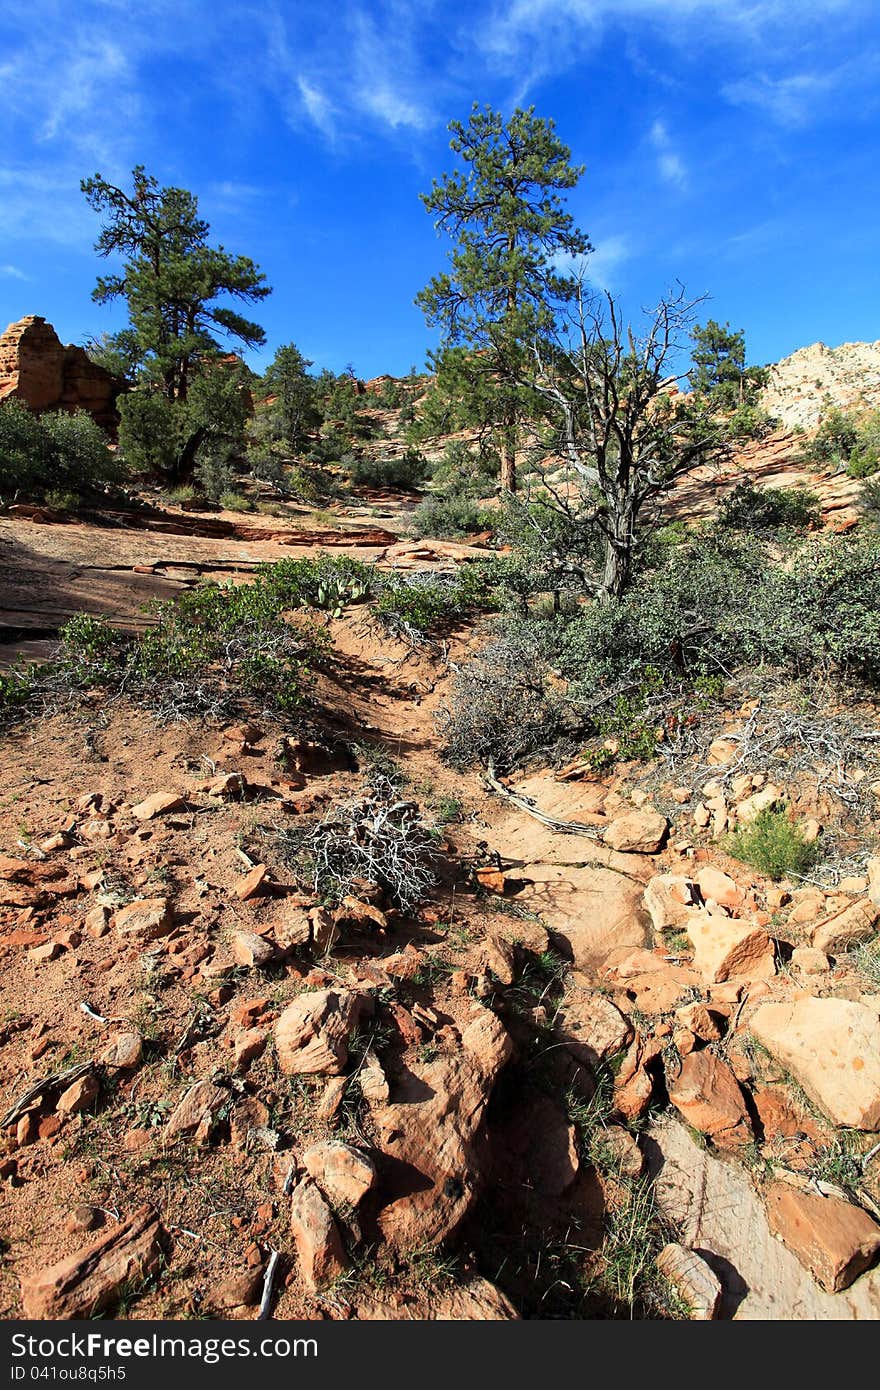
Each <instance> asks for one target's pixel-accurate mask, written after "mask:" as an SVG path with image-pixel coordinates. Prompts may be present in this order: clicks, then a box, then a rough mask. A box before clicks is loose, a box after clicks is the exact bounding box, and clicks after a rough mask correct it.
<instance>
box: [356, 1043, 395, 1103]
mask: <svg viewBox="0 0 880 1390" xmlns="http://www.w3.org/2000/svg"><path fill="white" fill-rule="evenodd" d="M358 1081H359V1082H360V1088H361V1095H362V1096H363V1098H364V1100H365V1101H367V1103H368V1104H370V1105H382V1104H384V1102H385V1101H386V1100H387V1099H388V1097H389V1096H390V1095H391V1088H390V1086H389V1085H388V1080H387V1078H386V1076H385V1072H384V1071H383V1069H382V1063H381V1062H380V1061H379V1058H378V1057H377V1056H376V1054H375V1052H374V1051H373V1049H372V1048H370V1050H369V1052H367V1054H366V1056H365V1057H364V1065H363V1066H362V1067H361V1069H360V1072H359V1074H358Z"/></svg>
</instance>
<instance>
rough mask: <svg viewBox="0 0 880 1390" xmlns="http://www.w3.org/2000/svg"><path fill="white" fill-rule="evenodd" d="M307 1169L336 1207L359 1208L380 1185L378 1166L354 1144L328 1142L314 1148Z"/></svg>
mask: <svg viewBox="0 0 880 1390" xmlns="http://www.w3.org/2000/svg"><path fill="white" fill-rule="evenodd" d="M302 1163H303V1167H304V1168H305V1170H306V1172H307V1173H308V1174H309V1176H310V1177H312V1178H314V1180H315V1182H316V1183H317V1184H318V1186H319V1187H320V1189H321V1191H322V1192H323V1193H324V1195H325V1196H326V1197H328V1198H329V1200H330V1201H331V1203H332V1204H333V1206H334V1207H339V1206H342V1205H347V1206H351V1207H356V1206H357V1205H358V1203H359V1202H360V1201H361V1200H362V1199H363V1198H364V1197H365V1196H366V1195H367V1193H368V1192H369V1191H370V1190H371V1188H373V1187H374V1186H375V1183H376V1165H375V1164H374V1163H373V1160H372V1159H371V1158H368V1156H367V1155H366V1154H365V1153H361V1151H360V1149H356V1148H354V1147H353V1146H352V1145H351V1144H343V1143H341V1142H338V1141H334V1140H328V1141H326V1142H325V1143H322V1144H313V1145H312V1147H311V1148H310V1149H306V1151H305V1153H304V1154H303V1156H302Z"/></svg>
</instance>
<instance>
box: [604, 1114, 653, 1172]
mask: <svg viewBox="0 0 880 1390" xmlns="http://www.w3.org/2000/svg"><path fill="white" fill-rule="evenodd" d="M601 1143H602V1145H603V1147H605V1148H608V1149H610V1150H611V1153H612V1155H613V1158H614V1162H615V1164H616V1166H617V1169H618V1171H619V1172H620V1173H622V1174H623V1176H624V1177H625V1178H633V1179H635V1178H640V1177H641V1176H642V1171H643V1169H644V1166H645V1159H644V1155H643V1154H642V1151H641V1149H640V1148H639V1145H638V1141H637V1140H636V1139H634V1138H633V1136H632V1135H631V1134H630V1132H629V1130H628V1129H624V1127H623V1125H606V1126H605V1129H604V1130H603V1131H602V1136H601Z"/></svg>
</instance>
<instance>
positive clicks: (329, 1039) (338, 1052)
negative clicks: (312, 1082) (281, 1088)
mask: <svg viewBox="0 0 880 1390" xmlns="http://www.w3.org/2000/svg"><path fill="white" fill-rule="evenodd" d="M369 1004H370V1001H369V998H368V996H366V995H364V994H359V993H356V992H354V991H352V990H346V989H322V990H314V991H311V992H309V993H305V994H301V995H299V997H298V998H296V999H294V1001H293V1003H292V1004H288V1006H287V1008H286V1009H285V1010H284V1011H283V1013H282V1014H281V1015H280V1017H279V1019H278V1021H277V1023H276V1024H275V1051H276V1054H277V1057H278V1065H279V1067H280V1068H281V1070H282V1071H283V1072H284V1073H285V1074H286V1075H287V1076H295V1075H303V1074H305V1075H310V1074H317V1073H324V1074H325V1075H329V1076H336V1075H338V1074H339V1073H340V1072H343V1071H344V1070H345V1066H346V1063H347V1062H348V1035H349V1033H350V1032H351V1031H352V1029H353V1028H355V1027H356V1026H357V1022H358V1019H359V1018H360V1016H361V1014H362V1013H363V1012H364V1011H365V1010H366V1009H367V1008H368V1006H369Z"/></svg>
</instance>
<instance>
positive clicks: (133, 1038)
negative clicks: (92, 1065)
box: [100, 1032, 144, 1071]
mask: <svg viewBox="0 0 880 1390" xmlns="http://www.w3.org/2000/svg"><path fill="white" fill-rule="evenodd" d="M143 1055H144V1040H143V1038H142V1037H141V1035H140V1033H137V1032H130V1033H117V1034H116V1036H115V1037H114V1038H111V1039H110V1042H109V1043H108V1044H107V1046H106V1047H105V1048H104V1051H103V1052H102V1053H101V1056H100V1061H101V1062H102V1063H103V1065H104V1066H105V1067H118V1068H119V1069H120V1070H122V1071H130V1070H131V1069H132V1068H134V1067H137V1066H140V1063H141V1059H142V1057H143Z"/></svg>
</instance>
